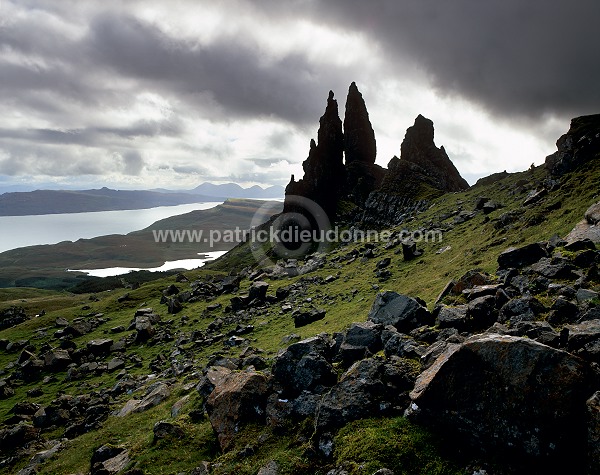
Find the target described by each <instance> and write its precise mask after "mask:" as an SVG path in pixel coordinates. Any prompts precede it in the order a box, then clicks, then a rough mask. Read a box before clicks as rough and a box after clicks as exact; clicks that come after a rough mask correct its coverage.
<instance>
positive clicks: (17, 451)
mask: <svg viewBox="0 0 600 475" xmlns="http://www.w3.org/2000/svg"><path fill="white" fill-rule="evenodd" d="M597 163H598V162H597V160H595V158H590V159H589V160H587V161H585V162H583V163H581V164H579V165H578V166H577V167H576V168H575V169H574V170H573V171H572V172H570V173H568V174H565V175H560V176H553V177H548V175H547V172H546V170H544V169H542V168H538V169H534V170H531V171H528V172H524V173H520V174H514V175H508V176H504V177H500V179H498V180H491V181H490V182H489V183H487V184H480V185H479V186H476V187H474V188H473V189H471V190H468V191H465V192H461V193H457V194H450V195H445V196H442V197H440V198H437V199H434V200H433V201H432V205H431V206H430V207H428V209H426V210H424V211H422V212H420V213H415V214H414V215H413V216H412V217H409V219H407V220H405V221H404V226H408V225H410V227H411V229H412V230H413V231H414V230H419V231H427V230H434V229H440V230H443V236H444V239H443V242H437V241H434V242H420V243H415V245H416V247H413V246H405V245H404V244H405V243H403V242H402V240H401V237H402V236H403V235H404V233H403V231H404V228H403V227H402V226H397V227H393V228H392V231H393V239H392V240H390V241H389V242H386V243H360V242H350V243H343V244H340V246H339V247H337V248H334V249H331V250H330V251H329V252H328V253H326V254H321V255H313V256H307V258H306V259H305V260H303V261H294V260H288V261H281V262H277V263H276V264H275V265H274V266H272V267H271V268H267V269H264V268H260V267H253V268H246V269H241V268H240V264H242V262H243V261H242V256H243V255H244V253H245V254H247V247H246V248H245V251H244V248H243V246H242V247H240V248H239V249H237V252H238V253H236V252H232V253H230V254H229V255H228V256H226V258H225V259H222V260H221V261H220V262H216V263H215V264H214V265H213V266H212V268H211V269H206V270H201V271H194V272H186V273H185V275H183V274H182V275H179V276H177V277H172V278H170V279H162V280H158V281H156V282H151V283H146V284H144V285H142V286H141V287H140V288H138V289H132V290H130V291H128V292H127V293H121V294H115V293H112V292H107V293H102V294H96V295H89V296H84V297H82V296H63V295H57V294H52V293H48V294H45V295H44V296H40V297H38V298H31V299H25V302H23V301H22V300H23V299H16V301H15V300H14V299H13V300H10V299H7V301H6V302H5V304H4V305H3V307H6V308H9V309H11V310H8V311H7V313H6V317H7V318H6V320H7V325H6V326H7V327H8V328H5V329H4V330H1V331H0V368H1V369H0V371H1V372H2V374H1V381H0V410H1V411H2V422H3V425H2V428H1V429H0V438H1V441H2V443H1V444H0V447H1V449H0V450H1V451H2V453H1V456H0V470H2V471H3V472H4V473H18V472H21V473H22V474H25V473H35V472H37V473H90V472H91V473H127V472H129V473H130V474H133V473H148V474H154V473H186V472H187V473H215V474H218V473H231V472H233V471H236V472H240V473H263V475H264V473H331V474H336V473H344V472H346V473H369V474H371V473H375V472H377V471H379V473H389V471H386V470H391V471H393V472H394V473H474V472H476V471H481V470H486V471H487V473H556V472H557V470H558V471H562V472H565V471H569V473H585V472H586V471H588V472H589V473H593V470H594V467H597V459H598V433H599V431H598V410H599V405H600V404H599V403H598V399H599V398H598V394H597V391H598V390H599V389H600V387H599V385H598V379H597V378H598V376H597V364H598V363H599V361H598V348H597V346H598V342H599V341H600V337H599V329H598V323H599V316H598V308H599V305H600V301H599V300H598V291H599V290H600V288H599V287H600V282H599V280H598V263H599V261H598V248H597V246H596V245H594V243H592V242H590V241H587V240H585V239H569V240H568V241H563V240H562V239H560V238H559V237H553V235H554V234H558V236H567V235H568V234H569V231H570V230H571V228H572V227H573V226H574V225H575V224H576V223H577V222H578V221H579V220H580V219H581V218H582V217H584V216H586V222H588V225H589V227H590V228H592V227H593V226H595V224H594V223H596V222H597V220H596V218H595V217H596V214H597V208H596V207H593V206H592V207H590V205H592V204H593V203H596V202H598V201H599V198H600V197H599V196H598V182H599V181H598V180H599V178H600V170H599V169H598V166H597ZM356 225H358V223H357V224H356ZM540 238H543V239H545V241H542V242H538V241H539V239H540ZM509 247H514V248H515V249H510V250H506V249H507V248H509ZM416 251H418V252H416ZM221 268H226V270H227V272H220V270H219V269H221ZM236 268H237V269H239V271H238V272H234V273H232V275H228V274H230V273H231V270H232V269H236ZM469 269H471V271H469V272H467V270H469ZM386 289H389V290H386ZM417 295H420V296H421V297H423V298H424V299H425V300H421V299H420V298H417V297H416V296H417ZM16 304H19V305H20V306H22V307H23V310H20V309H15V308H14V307H15V305H16ZM42 310H45V312H43V311H42ZM23 315H25V317H24V318H26V320H25V321H22V317H23ZM34 315H38V316H37V317H34ZM357 320H359V321H358V322H356V321H357ZM407 418H408V419H407ZM366 448H369V450H366ZM594 463H595V464H596V465H594ZM479 473H481V472H479Z"/></svg>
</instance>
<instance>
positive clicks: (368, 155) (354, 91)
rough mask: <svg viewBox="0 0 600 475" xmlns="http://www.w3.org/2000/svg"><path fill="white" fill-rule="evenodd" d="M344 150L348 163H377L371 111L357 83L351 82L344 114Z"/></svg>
mask: <svg viewBox="0 0 600 475" xmlns="http://www.w3.org/2000/svg"><path fill="white" fill-rule="evenodd" d="M344 151H345V152H346V165H349V164H351V163H352V162H361V163H368V164H370V165H372V164H374V163H375V157H376V155H377V144H376V142H375V131H374V130H373V127H372V126H371V121H370V120H369V113H368V112H367V106H366V105H365V101H364V99H363V96H362V94H361V93H360V91H359V90H358V88H357V87H356V83H354V82H353V83H352V84H350V88H349V89H348V97H347V99H346V114H345V116H344Z"/></svg>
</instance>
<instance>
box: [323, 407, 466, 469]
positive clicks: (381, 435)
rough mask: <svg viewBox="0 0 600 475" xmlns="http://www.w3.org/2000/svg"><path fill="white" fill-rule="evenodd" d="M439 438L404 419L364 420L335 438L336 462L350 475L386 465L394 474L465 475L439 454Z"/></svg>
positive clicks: (348, 427) (352, 423) (351, 425)
mask: <svg viewBox="0 0 600 475" xmlns="http://www.w3.org/2000/svg"><path fill="white" fill-rule="evenodd" d="M440 445H441V443H440V441H439V440H436V439H435V438H434V437H433V436H432V435H431V434H429V433H428V432H427V431H425V430H424V429H422V428H420V427H417V426H415V425H414V424H411V423H410V422H408V421H407V420H406V419H404V418H393V419H363V420H360V421H355V422H351V423H350V424H348V425H346V426H345V427H344V428H343V429H342V430H340V432H339V433H338V435H337V436H336V438H335V453H334V457H335V461H336V464H337V465H343V467H344V469H345V470H346V471H347V472H348V473H349V474H350V475H359V474H363V473H369V474H370V473H374V472H375V471H377V470H379V469H381V468H388V469H390V470H392V471H393V472H394V474H395V475H419V474H422V475H450V474H456V475H458V474H466V471H464V470H459V469H458V468H457V467H456V465H455V464H454V463H453V462H451V461H449V460H448V456H447V455H445V456H444V455H442V454H441V450H440Z"/></svg>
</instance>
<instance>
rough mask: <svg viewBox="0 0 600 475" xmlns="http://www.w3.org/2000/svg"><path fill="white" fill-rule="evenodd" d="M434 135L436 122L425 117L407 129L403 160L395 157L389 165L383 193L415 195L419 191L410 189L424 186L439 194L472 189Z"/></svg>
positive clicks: (401, 149) (401, 153) (403, 144)
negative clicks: (436, 142)
mask: <svg viewBox="0 0 600 475" xmlns="http://www.w3.org/2000/svg"><path fill="white" fill-rule="evenodd" d="M433 136H434V130H433V122H432V121H431V120H429V119H426V118H425V117H423V116H422V115H419V116H417V118H416V119H415V123H414V125H413V126H412V127H409V128H408V129H407V130H406V135H405V137H404V141H403V142H402V145H401V146H400V158H397V157H394V158H392V160H391V161H390V163H389V164H388V173H387V175H386V177H385V178H384V180H383V184H382V189H383V190H384V191H386V192H394V191H395V192H396V193H401V194H407V192H411V193H414V192H416V191H417V190H416V189H412V190H411V189H410V188H415V187H416V186H421V187H422V184H426V185H428V186H429V187H431V188H433V189H435V190H438V191H440V192H447V191H460V190H465V189H467V188H469V184H468V183H467V182H466V181H465V180H464V178H462V177H461V176H460V173H458V170H457V169H456V167H455V166H454V164H453V163H452V161H451V160H450V158H448V154H447V153H446V151H445V150H444V147H440V148H437V147H436V146H435V143H434V141H433Z"/></svg>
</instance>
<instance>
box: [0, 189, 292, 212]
mask: <svg viewBox="0 0 600 475" xmlns="http://www.w3.org/2000/svg"><path fill="white" fill-rule="evenodd" d="M283 194H284V189H283V187H281V186H271V187H268V188H261V187H260V186H257V185H255V186H252V187H250V188H242V187H241V186H239V185H237V184H234V183H225V184H220V185H216V184H213V183H202V184H201V185H199V186H197V187H196V188H194V189H192V190H184V191H176V190H166V189H158V190H113V189H110V188H106V187H104V188H101V189H97V190H35V191H27V192H9V193H4V194H2V195H0V216H30V215H44V214H63V213H89V212H94V211H118V210H132V209H146V208H155V207H157V206H177V205H182V204H190V203H201V202H205V201H225V200H226V199H228V198H251V199H272V198H282V197H283Z"/></svg>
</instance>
